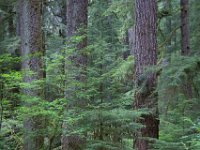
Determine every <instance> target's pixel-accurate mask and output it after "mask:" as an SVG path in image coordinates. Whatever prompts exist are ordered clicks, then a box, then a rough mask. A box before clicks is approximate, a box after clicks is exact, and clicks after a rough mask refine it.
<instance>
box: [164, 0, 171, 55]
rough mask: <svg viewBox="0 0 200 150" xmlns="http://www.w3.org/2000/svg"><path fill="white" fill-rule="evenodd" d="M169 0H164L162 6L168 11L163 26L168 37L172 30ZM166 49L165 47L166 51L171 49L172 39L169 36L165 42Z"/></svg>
mask: <svg viewBox="0 0 200 150" xmlns="http://www.w3.org/2000/svg"><path fill="white" fill-rule="evenodd" d="M171 7H172V4H171V1H169V0H165V1H164V8H165V11H166V12H167V13H168V16H166V22H165V28H166V33H167V34H166V36H167V37H170V36H171V34H172V33H171V32H172V20H171V13H172V12H171ZM166 47H167V48H166V49H167V53H169V52H171V51H172V39H171V38H170V39H169V40H168V41H167V43H166Z"/></svg>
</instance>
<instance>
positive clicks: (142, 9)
mask: <svg viewBox="0 0 200 150" xmlns="http://www.w3.org/2000/svg"><path fill="white" fill-rule="evenodd" d="M156 13H157V3H156V0H136V2H135V28H134V40H133V50H134V57H135V75H134V77H135V86H136V92H135V95H134V107H135V109H141V108H148V110H150V113H149V114H145V115H142V116H141V117H142V119H137V120H136V121H137V122H138V123H141V124H142V125H144V127H142V128H141V129H139V130H137V132H136V133H135V140H134V146H135V149H136V150H149V149H150V148H151V143H152V142H151V141H150V140H149V138H158V133H159V120H158V106H157V94H156V93H155V91H154V90H155V87H156V80H157V77H156V73H154V72H151V73H150V72H149V73H146V71H145V69H146V68H147V67H153V66H155V65H156V62H157V58H156V57H157V55H156V49H157V40H156V27H157V26H156V19H157V15H156Z"/></svg>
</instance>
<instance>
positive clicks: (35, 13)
mask: <svg viewBox="0 0 200 150" xmlns="http://www.w3.org/2000/svg"><path fill="white" fill-rule="evenodd" d="M17 14H18V16H17V19H18V20H17V35H18V36H19V37H20V40H21V44H20V54H21V57H22V62H21V69H22V71H23V73H24V76H23V81H24V82H25V83H30V84H32V83H33V82H34V81H36V80H42V79H43V78H44V75H45V74H44V63H43V58H42V57H43V55H44V49H43V36H42V1H39V0H18V8H17ZM30 72H31V74H30ZM22 92H23V94H24V95H26V96H27V97H39V98H43V97H44V90H43V85H40V89H35V88H29V87H26V88H23V89H22ZM25 105H26V106H27V107H32V104H31V105H30V104H25ZM43 120H44V118H42V117H41V116H32V117H27V118H26V119H25V120H24V130H25V131H24V149H25V150H39V149H42V148H43V144H44V137H43V136H42V135H41V133H40V130H41V129H43V126H44V121H43Z"/></svg>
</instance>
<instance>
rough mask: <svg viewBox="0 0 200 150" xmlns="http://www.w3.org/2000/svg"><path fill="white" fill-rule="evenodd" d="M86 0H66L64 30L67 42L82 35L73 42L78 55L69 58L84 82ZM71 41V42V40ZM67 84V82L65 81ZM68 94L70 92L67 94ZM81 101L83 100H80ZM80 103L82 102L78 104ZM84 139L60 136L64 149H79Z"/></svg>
mask: <svg viewBox="0 0 200 150" xmlns="http://www.w3.org/2000/svg"><path fill="white" fill-rule="evenodd" d="M87 7H88V0H67V1H66V17H65V19H66V21H64V22H65V23H66V31H65V35H66V37H67V40H68V42H69V43H70V44H71V42H72V41H71V39H72V38H73V36H83V38H82V39H81V41H79V42H78V43H76V44H75V46H74V47H73V48H74V49H75V51H76V52H77V53H78V55H76V54H75V55H73V56H71V60H72V61H73V63H74V64H75V66H76V67H78V68H80V70H81V71H80V73H79V74H78V75H77V76H76V79H77V80H78V81H80V82H83V83H84V82H85V79H86V74H85V69H86V63H87V57H86V55H85V54H84V53H83V52H82V50H83V49H84V48H85V47H86V46H87V36H86V29H87V23H88V10H87ZM72 43H73V42H72ZM65 70H66V72H65V73H66V74H67V64H66V66H65ZM66 84H67V83H66ZM69 95H70V94H69ZM69 95H68V93H67V92H66V93H65V97H68V96H69ZM82 101H83V100H82ZM78 105H82V104H78ZM63 128H64V130H67V124H66V123H64V124H63ZM83 141H84V140H83V139H81V138H80V137H79V136H76V135H74V136H66V135H63V138H62V148H63V149H64V150H68V149H73V150H76V149H81V148H82V144H83V143H84V142H83Z"/></svg>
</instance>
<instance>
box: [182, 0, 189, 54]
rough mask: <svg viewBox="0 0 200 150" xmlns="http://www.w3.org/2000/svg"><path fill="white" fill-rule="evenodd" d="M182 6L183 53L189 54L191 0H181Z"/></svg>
mask: <svg viewBox="0 0 200 150" xmlns="http://www.w3.org/2000/svg"><path fill="white" fill-rule="evenodd" d="M180 7H181V54H182V55H189V53H190V45H189V23H188V19H189V1H188V0H180Z"/></svg>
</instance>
